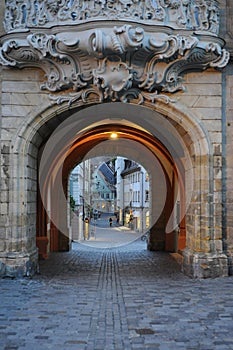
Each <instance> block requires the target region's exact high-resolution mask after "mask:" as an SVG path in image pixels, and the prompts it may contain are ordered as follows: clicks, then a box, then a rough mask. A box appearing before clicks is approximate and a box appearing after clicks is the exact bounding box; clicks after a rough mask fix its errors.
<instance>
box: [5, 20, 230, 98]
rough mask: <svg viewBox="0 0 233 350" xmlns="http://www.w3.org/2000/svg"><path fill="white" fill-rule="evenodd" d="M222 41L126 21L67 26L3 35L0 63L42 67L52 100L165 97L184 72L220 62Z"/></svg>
mask: <svg viewBox="0 0 233 350" xmlns="http://www.w3.org/2000/svg"><path fill="white" fill-rule="evenodd" d="M166 31H167V32H166ZM12 36H13V38H12ZM10 37H11V38H10ZM222 46H223V42H222V40H221V39H219V38H217V37H213V36H201V35H199V36H198V35H194V34H193V33H188V32H186V34H185V33H183V34H179V33H177V32H174V31H172V30H171V29H169V28H167V30H165V28H163V30H161V28H160V27H157V28H154V31H153V32H152V31H148V32H147V31H145V30H144V28H143V27H141V26H136V27H134V26H131V25H123V26H120V27H115V28H113V29H109V28H102V29H95V30H84V31H82V32H81V31H75V30H74V28H69V30H67V31H66V32H62V33H57V34H47V33H45V32H44V31H40V32H36V33H34V34H28V33H25V34H23V35H22V33H21V35H20V36H18V38H15V35H14V34H11V35H8V36H6V37H5V38H4V42H3V44H2V46H1V48H0V63H1V64H2V65H7V66H13V67H14V66H15V67H18V68H24V67H36V68H37V67H39V68H41V69H43V70H44V72H45V76H46V80H45V82H44V83H43V84H42V86H41V88H42V89H44V90H47V91H50V92H52V93H53V94H52V95H51V98H52V99H53V100H55V101H56V102H57V103H62V102H64V101H67V102H68V103H70V104H71V103H74V102H76V101H79V100H80V99H82V100H83V101H85V100H86V99H87V97H88V96H89V95H92V96H96V98H97V99H98V100H100V101H103V100H120V101H128V100H130V99H134V100H135V99H136V100H137V101H138V103H142V102H143V101H144V100H145V99H146V100H150V101H154V100H156V99H160V98H162V99H165V100H166V101H168V97H167V96H166V94H165V93H166V92H169V93H174V92H176V91H178V90H182V89H184V86H183V85H182V76H183V74H184V73H185V72H188V71H190V70H200V71H201V70H204V69H206V68H208V67H216V68H222V67H224V66H225V65H226V64H227V62H228V60H229V53H228V52H227V51H225V50H224V49H222ZM65 93H66V94H65Z"/></svg>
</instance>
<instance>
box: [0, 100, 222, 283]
mask: <svg viewBox="0 0 233 350" xmlns="http://www.w3.org/2000/svg"><path fill="white" fill-rule="evenodd" d="M90 102H91V101H90ZM177 107H179V106H178V105H177ZM72 112H73V114H72ZM70 114H72V115H73V116H75V120H76V121H78V123H79V128H80V130H84V129H85V128H87V129H88V127H90V125H92V126H94V125H95V123H97V122H98V121H101V120H102V118H103V115H104V116H105V119H106V118H109V119H111V118H112V119H111V120H112V121H114V122H116V120H122V119H123V118H125V119H126V120H128V121H129V122H133V121H134V123H135V116H137V122H138V127H141V128H143V129H144V130H147V131H149V133H150V134H152V135H153V136H156V138H157V139H158V140H159V141H160V142H161V144H164V143H165V144H166V148H167V149H168V151H169V153H170V154H171V155H172V157H173V159H175V158H177V161H178V162H182V164H183V165H184V172H185V174H184V175H185V182H184V183H185V198H186V200H187V198H189V203H188V204H189V205H188V206H187V207H186V204H187V203H184V198H183V210H185V214H186V215H185V217H186V236H187V239H186V248H185V250H184V251H183V257H184V262H183V270H184V272H185V273H187V274H189V275H191V276H194V277H209V276H222V275H227V258H226V256H225V254H223V251H222V241H221V237H218V238H217V239H216V237H215V236H214V230H213V226H212V225H213V222H212V220H213V218H214V213H215V206H214V203H213V201H211V191H213V181H214V177H213V173H212V169H211V167H210V162H211V152H212V151H211V147H210V146H209V143H208V134H207V133H206V132H205V130H204V129H203V128H202V127H201V126H200V123H199V122H198V121H197V120H196V119H195V117H194V116H189V115H188V113H187V114H185V113H184V111H183V112H181V111H180V110H179V109H178V108H176V109H175V108H174V105H172V104H166V103H163V102H162V101H161V102H159V103H157V104H156V105H153V104H147V106H138V105H136V106H134V105H132V104H124V103H107V104H99V105H94V106H89V107H86V104H85V106H83V108H80V109H79V110H75V109H73V110H65V111H64V110H63V113H59V108H57V111H56V113H54V111H53V112H52V113H50V111H49V110H47V112H46V113H45V112H44V114H43V119H42V118H39V117H38V116H36V117H32V118H31V121H29V120H28V122H27V123H25V125H24V126H23V127H21V129H20V130H19V131H18V135H17V137H16V139H15V142H14V146H13V147H12V149H11V155H10V162H11V164H12V167H13V168H14V169H15V170H14V173H12V177H11V179H10V183H11V188H12V190H11V192H10V195H11V199H12V203H15V205H14V206H12V208H11V212H10V216H9V218H10V220H11V222H12V223H14V225H13V226H12V229H11V231H10V232H8V236H7V237H8V241H9V242H10V244H9V246H8V248H7V252H6V254H5V258H3V259H2V261H3V263H4V264H5V265H6V266H9V264H10V263H11V264H12V262H14V263H13V267H12V269H11V268H9V269H10V270H12V271H11V273H12V274H18V273H22V274H26V275H27V274H30V273H33V271H35V269H36V266H37V249H36V239H35V232H36V226H35V222H36V214H37V213H36V203H37V201H36V198H37V160H38V149H39V147H41V146H42V145H43V143H44V142H45V141H46V140H48V138H49V136H50V135H51V134H52V132H53V131H54V129H55V127H57V126H58V125H59V124H60V123H61V120H66V119H67V116H69V115H70ZM93 115H94V116H95V117H94V118H93ZM93 119H94V120H93ZM93 121H94V123H93ZM71 144H72V142H71ZM179 152H181V154H180V158H178V156H179ZM188 158H189V159H188ZM191 167H192V169H191ZM191 170H192V171H194V178H193V179H191V182H193V183H191V182H190V175H191ZM197 178H198V181H196V179H197ZM192 185H193V189H192V191H191V188H192ZM9 259H11V260H9ZM12 259H14V260H12ZM9 261H10V262H9Z"/></svg>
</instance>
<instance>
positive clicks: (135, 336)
mask: <svg viewBox="0 0 233 350" xmlns="http://www.w3.org/2000/svg"><path fill="white" fill-rule="evenodd" d="M232 282H233V277H228V278H217V279H210V280H192V279H190V278H188V277H187V276H184V275H183V274H182V273H181V272H180V270H179V266H178V265H176V263H174V260H173V259H172V258H171V257H170V256H169V254H166V253H160V252H149V251H147V250H146V249H145V244H144V242H141V241H136V242H134V243H132V244H130V245H128V246H123V247H120V248H108V249H99V248H98V249H95V248H90V247H87V246H83V245H80V244H77V243H74V244H73V250H72V251H71V252H68V253H54V254H52V255H51V256H50V258H49V259H48V260H44V261H42V262H41V264H40V275H37V276H35V277H34V278H33V279H22V280H11V279H4V280H0V290H1V304H0V349H3V350H11V349H17V350H47V349H52V350H55V349H56V350H66V349H68V350H69V349H75V350H146V349H151V350H178V349H179V350H183V349H184V350H233V337H232V336H231V334H232V319H233V295H232V293H230V290H231V289H232Z"/></svg>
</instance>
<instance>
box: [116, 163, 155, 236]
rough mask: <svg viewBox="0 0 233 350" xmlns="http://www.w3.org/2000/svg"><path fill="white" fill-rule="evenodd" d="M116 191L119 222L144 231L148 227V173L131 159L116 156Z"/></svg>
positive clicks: (138, 230) (141, 231)
mask: <svg viewBox="0 0 233 350" xmlns="http://www.w3.org/2000/svg"><path fill="white" fill-rule="evenodd" d="M116 169H117V171H116V177H117V184H116V187H117V188H116V192H117V209H118V215H119V223H120V224H122V225H128V226H129V227H130V228H131V229H132V230H135V231H137V232H140V233H144V232H146V231H147V230H149V228H150V214H149V212H150V193H149V192H150V191H149V175H148V173H147V171H146V169H144V168H143V167H142V166H141V165H139V164H138V163H136V162H134V161H133V160H130V159H126V158H122V157H117V159H116Z"/></svg>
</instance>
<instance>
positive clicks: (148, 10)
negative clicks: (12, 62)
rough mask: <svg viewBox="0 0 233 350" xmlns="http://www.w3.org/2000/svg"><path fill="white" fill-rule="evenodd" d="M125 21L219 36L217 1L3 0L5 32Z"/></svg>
mask: <svg viewBox="0 0 233 350" xmlns="http://www.w3.org/2000/svg"><path fill="white" fill-rule="evenodd" d="M91 20H104V21H106V20H127V21H134V22H137V23H140V22H141V23H145V22H146V23H148V24H153V25H156V24H159V25H161V24H162V25H166V26H170V27H173V28H176V29H188V30H198V31H208V32H209V33H213V34H218V30H219V10H218V4H217V0H6V10H5V20H4V25H5V30H6V32H7V33H8V32H12V31H17V30H22V29H26V28H51V27H52V26H54V25H61V24H63V25H73V24H80V23H83V22H87V21H91Z"/></svg>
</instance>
